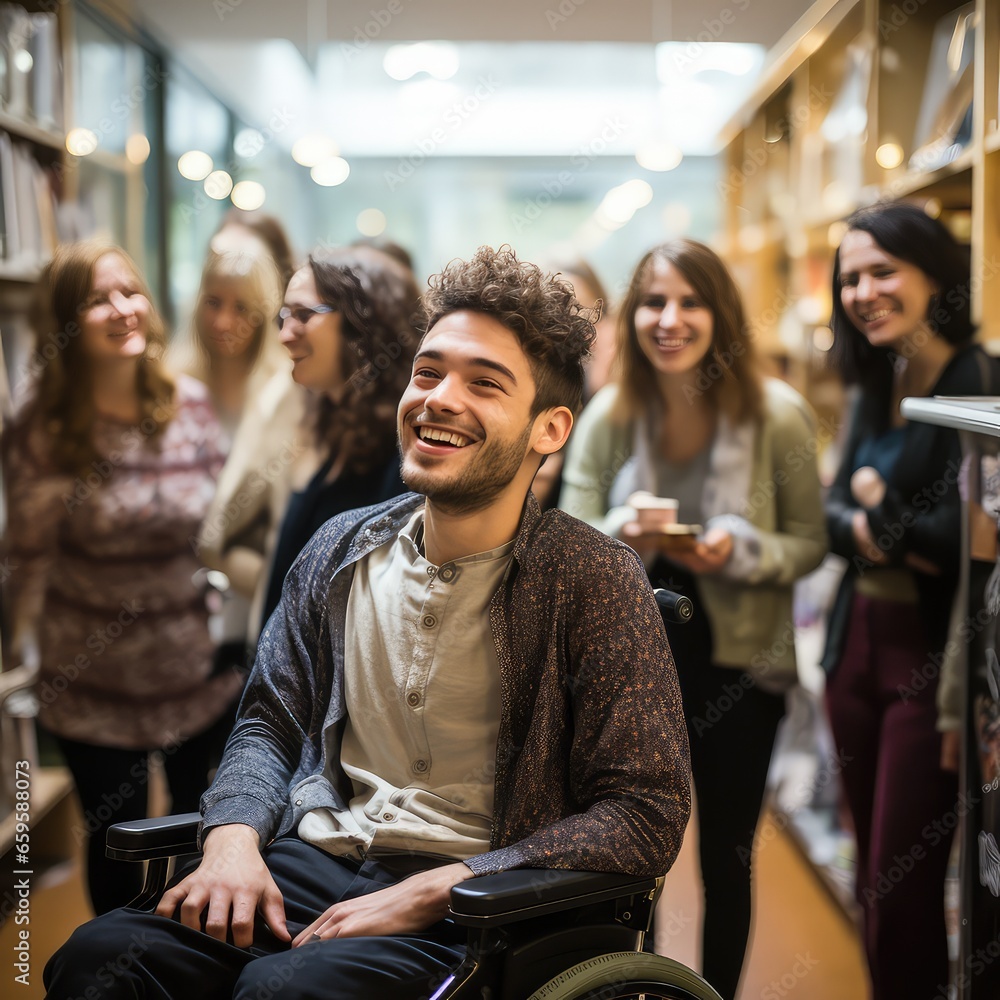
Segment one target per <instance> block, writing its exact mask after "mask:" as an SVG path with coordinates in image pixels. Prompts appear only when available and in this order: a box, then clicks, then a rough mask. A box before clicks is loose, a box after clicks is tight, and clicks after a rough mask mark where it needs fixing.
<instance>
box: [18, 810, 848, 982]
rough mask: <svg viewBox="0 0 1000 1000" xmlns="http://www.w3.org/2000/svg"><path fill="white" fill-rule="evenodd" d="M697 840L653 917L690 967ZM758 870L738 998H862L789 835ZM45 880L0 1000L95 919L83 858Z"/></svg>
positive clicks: (664, 943) (822, 896) (843, 946)
mask: <svg viewBox="0 0 1000 1000" xmlns="http://www.w3.org/2000/svg"><path fill="white" fill-rule="evenodd" d="M695 843H696V832H695V830H694V826H693V823H692V826H690V827H688V831H687V835H686V836H685V839H684V847H683V849H682V850H681V854H680V857H679V858H678V860H677V863H676V864H675V865H674V867H673V869H672V870H671V872H670V874H669V875H668V877H667V882H666V887H665V890H664V894H663V897H662V899H661V903H660V908H659V911H658V920H657V924H658V928H657V930H658V939H657V946H658V947H657V950H658V951H660V952H662V953H664V954H667V955H670V956H671V957H672V958H676V959H677V960H678V961H681V962H684V963H685V964H687V965H691V966H693V967H697V960H698V934H699V930H698V929H699V926H700V923H701V911H700V889H699V884H698V860H697V851H696V848H695ZM755 872H756V879H757V884H756V904H755V906H756V918H755V928H754V932H753V939H752V941H751V946H750V957H749V962H748V963H747V967H746V969H745V971H744V975H743V985H742V988H741V990H740V1000H751V998H753V1000H758V998H759V1000H778V998H782V1000H784V998H792V1000H795V998H799V1000H806V998H808V1000H843V998H844V997H851V998H852V1000H861V998H863V997H865V996H866V995H867V980H866V975H865V971H864V959H863V956H862V954H861V950H860V948H859V945H858V941H857V936H856V934H855V931H854V928H853V926H852V925H851V924H850V922H849V921H848V920H847V918H846V917H845V916H844V915H843V912H842V911H841V909H840V908H839V907H838V906H836V905H835V904H834V903H833V901H832V900H831V898H830V896H829V895H828V893H827V891H826V890H825V889H824V888H823V887H822V885H821V884H820V882H819V880H818V879H817V877H816V876H815V875H814V874H813V872H812V870H811V869H810V867H809V865H808V863H807V862H806V861H805V860H804V859H803V857H802V855H801V854H800V853H799V851H798V849H797V848H796V847H795V846H794V845H793V844H792V842H791V841H790V840H789V839H788V838H787V836H786V835H785V834H784V833H781V834H779V835H778V836H776V837H775V838H774V839H772V840H770V841H768V842H767V843H766V844H763V845H762V846H761V847H760V848H759V849H758V852H757V859H756V868H755ZM60 875H61V877H59V876H60ZM49 882H50V884H49V885H48V886H47V887H45V888H42V887H37V888H36V891H34V892H33V893H32V900H31V978H30V984H29V985H27V986H24V985H21V984H16V983H14V982H13V981H12V980H13V975H14V972H13V971H12V968H11V961H10V960H9V959H5V960H4V962H3V969H2V971H0V996H4V997H14V996H17V997H20V998H23V1000H36V998H41V997H43V996H44V991H43V989H42V981H41V980H42V968H43V966H44V965H45V962H46V960H47V959H48V957H49V955H51V954H52V952H53V951H54V950H55V949H56V948H57V947H58V946H59V945H60V944H61V943H62V941H64V940H65V939H66V937H68V936H69V933H70V931H71V930H72V929H73V928H74V927H76V926H77V925H78V924H79V923H81V922H82V921H83V920H85V919H87V917H88V915H89V910H88V905H87V902H86V899H85V896H84V890H83V884H82V881H81V873H80V865H79V860H77V861H75V862H72V863H71V867H69V868H68V869H67V870H65V871H63V872H61V873H52V875H51V876H50V878H49ZM52 883H54V884H52ZM14 931H15V928H14V925H13V922H12V921H8V922H7V925H6V926H5V927H4V928H3V929H2V930H0V954H3V955H5V956H10V955H12V953H13V951H14V948H13V942H14V940H15V937H14ZM14 986H17V989H16V991H15V990H14V988H13V987H14Z"/></svg>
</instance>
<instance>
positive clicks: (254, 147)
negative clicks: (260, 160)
mask: <svg viewBox="0 0 1000 1000" xmlns="http://www.w3.org/2000/svg"><path fill="white" fill-rule="evenodd" d="M263 148H264V136H263V135H262V134H261V133H260V132H258V131H257V129H255V128H241V129H240V130H239V132H237V133H236V138H235V139H233V152H234V153H235V154H236V155H237V156H240V157H242V158H243V159H244V160H251V159H253V157H255V156H256V155H257V154H258V153H259V152H260V151H261V150H262V149H263Z"/></svg>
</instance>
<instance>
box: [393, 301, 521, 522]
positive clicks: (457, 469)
mask: <svg viewBox="0 0 1000 1000" xmlns="http://www.w3.org/2000/svg"><path fill="white" fill-rule="evenodd" d="M534 399H535V381H534V378H533V377H532V374H531V368H530V366H529V364H528V359H527V357H526V356H525V354H524V351H523V350H522V348H521V344H520V341H519V340H518V339H517V337H516V336H515V335H514V334H513V333H512V332H511V331H510V330H508V329H507V327H505V326H504V325H503V324H502V323H500V322H499V321H498V320H495V319H493V318H492V317H490V316H486V315H484V314H482V313H476V312H469V311H462V312H454V313H449V314H448V315H446V316H444V317H442V318H441V319H440V320H438V322H437V323H435V324H434V326H433V327H431V329H430V330H428V331H427V333H426V335H425V336H424V339H423V341H422V342H421V344H420V348H419V349H418V351H417V355H416V357H415V358H414V361H413V376H412V378H411V379H410V384H409V385H408V386H407V388H406V391H405V392H404V393H403V397H402V399H401V400H400V403H399V411H398V421H397V427H398V433H399V448H400V454H401V455H402V457H403V469H402V471H403V481H404V482H405V483H406V485H407V486H409V487H410V489H412V490H415V491H416V492H418V493H422V494H424V496H426V497H427V498H428V499H429V500H431V501H432V502H433V503H435V504H437V505H438V506H439V507H440V508H441V509H442V510H447V511H449V512H450V513H471V512H473V511H477V510H481V509H482V508H484V507H486V506H488V505H489V504H490V503H492V502H493V501H494V500H496V499H497V498H498V497H499V496H500V495H501V494H503V493H504V491H505V490H506V488H507V487H509V486H510V484H511V483H512V481H513V480H514V478H515V476H517V473H518V472H519V471H520V470H521V468H522V467H525V469H526V475H528V477H529V478H528V482H530V476H532V475H534V470H535V467H536V466H537V464H538V456H537V455H536V454H535V453H534V452H533V451H532V450H531V448H530V447H529V441H530V438H531V433H532V430H533V427H534V418H533V416H532V413H531V408H532V404H533V402H534ZM529 466H530V468H528V467H529Z"/></svg>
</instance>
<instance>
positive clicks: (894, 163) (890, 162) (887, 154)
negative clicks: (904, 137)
mask: <svg viewBox="0 0 1000 1000" xmlns="http://www.w3.org/2000/svg"><path fill="white" fill-rule="evenodd" d="M875 162H876V163H877V164H878V165H879V166H880V167H882V168H883V169H885V170H892V169H894V168H895V167H898V166H899V165H900V164H901V163H902V162H903V147H902V146H900V144H899V143H898V142H883V143H882V145H881V146H879V148H878V149H876V150H875Z"/></svg>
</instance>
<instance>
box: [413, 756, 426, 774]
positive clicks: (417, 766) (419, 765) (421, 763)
mask: <svg viewBox="0 0 1000 1000" xmlns="http://www.w3.org/2000/svg"><path fill="white" fill-rule="evenodd" d="M413 770H414V771H416V772H417V774H423V773H424V772H425V771H426V770H427V761H426V760H424V759H423V758H421V759H420V760H415V761H414V762H413Z"/></svg>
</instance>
